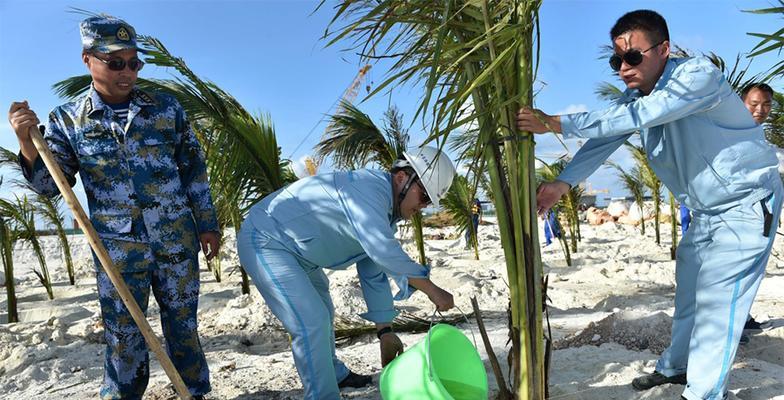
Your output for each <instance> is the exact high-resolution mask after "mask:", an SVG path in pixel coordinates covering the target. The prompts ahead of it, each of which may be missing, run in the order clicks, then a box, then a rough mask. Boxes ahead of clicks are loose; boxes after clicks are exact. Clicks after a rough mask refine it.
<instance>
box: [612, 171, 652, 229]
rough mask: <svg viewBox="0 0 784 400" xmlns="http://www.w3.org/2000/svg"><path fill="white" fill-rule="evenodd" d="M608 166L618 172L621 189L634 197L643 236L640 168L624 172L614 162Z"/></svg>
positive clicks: (643, 217) (642, 194)
mask: <svg viewBox="0 0 784 400" xmlns="http://www.w3.org/2000/svg"><path fill="white" fill-rule="evenodd" d="M607 164H608V165H610V166H611V167H613V168H615V170H616V171H617V172H618V177H619V178H621V183H623V187H624V188H625V189H626V190H627V191H628V192H629V193H631V194H632V197H634V202H635V203H636V204H637V208H639V211H640V230H641V234H642V235H643V236H645V209H644V208H643V201H644V200H645V184H644V183H643V177H642V173H641V172H640V168H638V167H633V168H632V169H631V171H630V172H627V171H624V169H623V168H622V167H621V166H620V165H618V164H616V163H614V162H607Z"/></svg>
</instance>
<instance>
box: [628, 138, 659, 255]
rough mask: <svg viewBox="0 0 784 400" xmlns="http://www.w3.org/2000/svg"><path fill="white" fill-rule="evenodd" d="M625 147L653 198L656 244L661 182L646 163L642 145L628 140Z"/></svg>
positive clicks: (646, 158) (657, 241)
mask: <svg viewBox="0 0 784 400" xmlns="http://www.w3.org/2000/svg"><path fill="white" fill-rule="evenodd" d="M626 148H627V149H629V152H630V153H631V154H632V158H634V161H635V162H636V163H637V168H638V169H639V170H640V176H641V177H642V182H643V184H644V185H645V187H647V188H648V190H649V191H650V193H651V197H652V198H653V209H654V211H653V228H654V229H655V231H656V244H661V233H660V231H659V224H660V223H661V190H662V186H663V185H662V182H661V180H660V179H659V177H658V176H656V173H655V172H653V168H651V165H650V164H649V163H648V156H647V155H646V154H645V150H643V148H642V146H635V145H633V144H631V143H629V142H626Z"/></svg>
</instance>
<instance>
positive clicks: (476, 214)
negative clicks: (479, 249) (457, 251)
mask: <svg viewBox="0 0 784 400" xmlns="http://www.w3.org/2000/svg"><path fill="white" fill-rule="evenodd" d="M480 222H482V202H481V201H479V199H477V198H475V199H474V201H473V202H472V203H471V226H469V227H468V228H467V229H466V232H465V242H466V244H465V248H466V250H468V249H470V248H472V247H473V245H472V242H471V237H472V236H475V237H476V243H477V245H478V244H479V223H480ZM472 229H473V230H472Z"/></svg>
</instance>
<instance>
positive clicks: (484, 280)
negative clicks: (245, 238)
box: [0, 224, 784, 400]
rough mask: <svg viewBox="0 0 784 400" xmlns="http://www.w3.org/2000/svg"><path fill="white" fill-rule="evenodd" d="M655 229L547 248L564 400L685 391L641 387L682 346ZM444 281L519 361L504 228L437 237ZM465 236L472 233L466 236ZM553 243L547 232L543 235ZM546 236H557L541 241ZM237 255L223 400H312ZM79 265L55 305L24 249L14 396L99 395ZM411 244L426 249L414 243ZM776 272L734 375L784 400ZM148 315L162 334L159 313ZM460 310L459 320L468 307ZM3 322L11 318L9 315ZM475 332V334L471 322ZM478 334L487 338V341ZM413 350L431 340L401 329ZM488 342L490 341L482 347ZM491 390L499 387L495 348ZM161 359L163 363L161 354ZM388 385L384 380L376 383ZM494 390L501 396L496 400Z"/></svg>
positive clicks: (226, 312)
mask: <svg viewBox="0 0 784 400" xmlns="http://www.w3.org/2000/svg"><path fill="white" fill-rule="evenodd" d="M652 228H653V227H652V226H651V225H650V224H649V225H648V230H647V233H646V236H645V237H642V236H641V235H640V234H639V231H638V230H636V229H635V228H633V227H628V226H623V225H616V224H605V225H602V226H598V227H591V226H588V225H587V224H584V225H583V226H582V232H583V240H582V242H580V243H579V252H578V253H576V254H573V255H572V259H573V261H574V266H572V267H567V266H566V264H565V261H564V257H563V252H562V250H561V248H560V246H559V245H558V244H557V243H555V244H553V245H551V246H549V247H546V248H544V249H543V250H542V257H543V259H544V262H545V264H546V268H547V270H548V271H549V273H550V289H549V292H548V295H549V297H550V299H551V305H550V321H551V324H552V330H553V337H554V339H556V347H557V348H558V350H556V351H555V352H554V353H553V358H552V368H551V375H550V396H551V398H552V399H564V400H566V399H573V400H577V399H597V400H599V399H602V400H604V399H633V398H641V399H674V398H678V396H679V395H680V392H681V391H682V389H683V388H682V387H681V386H671V385H666V386H663V387H658V388H654V389H652V390H650V391H647V392H644V393H638V392H635V391H634V390H633V389H632V388H631V386H630V385H629V382H630V381H631V380H632V378H634V377H636V376H638V375H640V374H642V373H645V372H650V371H651V370H652V369H653V366H654V364H655V361H656V358H657V354H658V352H660V351H661V350H662V349H663V348H664V347H666V345H667V343H668V341H669V328H670V323H671V317H670V316H671V315H672V306H673V304H672V301H673V290H674V284H675V281H674V262H673V261H671V260H670V259H669V245H670V243H669V240H670V239H669V238H670V236H669V227H668V225H662V245H661V246H659V245H656V244H655V242H654V239H653V237H654V236H653V229H652ZM425 233H426V235H433V236H431V237H436V235H443V236H445V237H447V239H444V240H429V241H428V242H427V253H428V256H429V257H431V258H432V260H433V264H434V268H433V279H434V280H435V281H436V282H437V283H439V284H441V285H443V286H444V287H445V288H446V289H447V290H449V291H451V292H452V293H453V294H454V295H455V300H456V303H457V305H458V306H459V307H460V308H461V309H462V310H464V311H466V312H469V311H470V309H471V307H470V300H469V299H470V297H471V296H476V297H477V298H478V300H479V303H480V306H481V307H482V309H483V312H484V314H485V316H486V324H487V326H488V329H489V335H490V337H491V340H492V342H493V346H494V348H495V351H496V353H497V355H498V356H499V358H500V359H501V363H502V364H503V365H505V364H506V355H507V350H506V348H505V343H506V335H507V330H506V314H505V310H506V305H507V301H508V300H507V288H506V283H505V281H506V267H505V265H504V263H503V251H502V250H501V248H500V240H499V235H498V230H497V227H496V226H494V225H483V226H482V227H481V228H480V242H481V245H480V260H479V261H476V260H474V259H473V251H466V250H463V243H462V237H461V238H459V239H451V238H452V237H454V236H455V235H454V232H453V230H452V229H443V230H433V229H427V231H426V232H425ZM461 236H462V235H461ZM540 236H541V235H540ZM541 237H543V236H541ZM226 239H227V243H226V244H225V245H224V247H223V253H222V257H223V260H224V262H223V268H224V274H223V278H224V279H223V282H221V283H216V282H215V279H214V277H213V275H212V273H211V272H208V271H206V269H204V265H203V266H202V269H203V271H202V275H201V277H202V296H201V302H200V310H199V318H200V320H199V322H200V332H201V337H202V344H203V346H204V349H205V351H206V354H207V359H208V361H209V363H210V370H211V375H212V386H213V391H212V393H211V398H213V399H242V400H249V399H298V398H301V397H302V390H301V385H300V383H299V379H298V377H297V373H296V370H295V368H294V364H293V361H292V359H291V354H290V350H289V343H288V338H287V336H286V334H285V333H284V332H283V331H282V330H281V328H280V324H279V323H278V321H277V320H276V319H275V317H274V316H272V314H271V313H270V312H269V310H268V309H267V308H266V307H265V306H264V303H263V301H262V300H261V297H260V296H259V294H258V292H257V291H256V290H255V288H253V290H252V293H251V294H250V295H249V296H242V295H240V284H239V282H240V275H239V273H238V271H237V269H236V265H237V255H236V249H235V247H234V238H233V237H232V236H231V235H229V236H228V237H227V238H226ZM72 242H73V253H74V259H75V260H76V264H77V268H78V281H77V284H76V286H70V285H69V284H68V279H67V275H66V273H65V267H64V265H63V263H62V260H61V256H60V255H59V254H58V249H57V244H56V242H55V240H54V238H46V239H45V240H44V246H45V248H46V249H47V261H48V263H49V267H50V271H51V274H52V279H53V281H54V282H55V288H54V292H55V300H53V301H49V300H47V299H46V295H45V292H44V290H43V288H42V287H41V286H40V284H39V283H38V281H37V278H36V277H35V275H34V274H33V273H32V271H31V268H33V267H35V266H36V265H37V261H36V259H35V257H34V255H33V253H32V251H31V250H30V249H29V248H27V247H25V246H18V247H17V249H16V253H15V257H14V258H15V263H16V270H17V273H16V276H17V281H18V286H17V296H18V299H19V311H20V317H21V319H22V320H23V322H20V323H17V324H13V325H8V324H0V398H9V399H63V398H68V399H72V400H76V399H93V398H96V396H97V391H98V388H99V385H100V382H101V377H102V373H103V371H102V369H103V366H102V365H103V362H102V360H103V344H102V340H103V337H102V326H101V323H100V314H99V310H98V301H97V295H96V289H95V283H94V277H93V273H92V268H93V267H92V261H91V257H90V253H89V250H88V248H87V244H86V241H85V240H84V238H83V237H81V236H75V237H73V238H72ZM405 247H406V249H407V250H408V251H409V252H411V253H412V254H413V251H414V247H413V244H412V243H411V242H410V241H407V242H406V243H405ZM775 248H776V251H775V253H774V256H773V257H771V261H770V263H769V265H768V270H767V277H766V279H765V280H764V281H763V283H762V287H761V289H760V292H759V294H758V296H757V301H756V302H755V304H754V308H753V310H752V314H753V315H754V316H755V317H756V318H757V319H758V320H763V321H764V320H772V322H773V325H774V326H775V327H776V328H774V329H771V330H768V331H765V332H763V333H760V334H758V335H755V336H753V337H752V338H751V342H750V343H749V344H748V345H745V346H742V347H741V349H740V351H739V354H738V357H737V358H736V360H735V365H734V366H733V371H732V375H731V380H730V390H731V392H732V393H733V395H732V396H734V397H732V396H731V397H732V398H739V399H748V400H752V399H759V400H762V399H784V294H783V293H784V292H783V291H782V289H781V288H782V287H784V261H782V259H781V258H779V257H782V258H784V242H782V241H778V242H777V243H776V247H775ZM329 276H330V279H331V292H332V296H333V300H334V303H335V308H336V313H337V315H338V316H340V317H342V318H346V319H350V320H354V321H361V319H359V318H358V317H357V314H359V313H361V312H363V311H364V310H365V305H364V302H363V300H362V298H361V292H360V289H359V285H358V281H357V278H356V274H355V272H354V270H353V269H349V270H348V271H341V272H331V273H329ZM0 297H1V298H0V310H1V311H2V312H3V313H5V311H6V310H7V303H6V293H5V289H0ZM154 303H155V302H154V300H152V301H151V307H150V310H149V312H148V315H149V317H150V318H149V320H150V322H151V324H152V326H153V328H154V329H155V330H156V331H157V332H160V323H159V321H158V310H157V306H156V305H154ZM398 307H399V308H400V309H402V310H406V311H408V312H412V313H414V314H416V315H419V316H422V317H426V316H428V315H429V314H430V313H432V310H433V306H432V305H431V304H430V303H429V301H428V300H427V298H426V296H424V295H423V294H421V293H418V294H415V295H414V296H413V297H412V298H411V299H410V300H409V301H405V302H402V303H399V304H398ZM455 313H457V312H455ZM5 318H6V317H5V315H4V314H3V315H2V317H0V319H2V320H5ZM460 328H461V329H463V331H464V332H465V333H466V334H468V335H469V337H470V331H469V330H470V329H475V325H474V324H473V323H472V324H471V325H467V324H462V325H461V326H460ZM477 335H478V333H477ZM400 336H401V339H402V340H403V342H404V343H405V344H406V346H407V347H408V346H411V345H413V344H415V343H417V342H418V341H419V340H421V339H422V337H423V335H422V334H401V335H400ZM480 346H481V344H480ZM480 354H481V355H482V357H483V359H484V360H485V365H486V366H487V371H488V374H489V375H488V377H489V382H490V387H491V389H493V390H495V389H496V388H497V385H496V384H495V380H494V378H493V377H492V373H491V370H490V367H489V363H487V356H486V353H485V351H484V348H483V347H482V348H481V349H480ZM338 356H339V357H340V358H341V359H343V360H344V361H345V362H346V364H347V365H348V366H349V367H350V368H351V369H353V370H355V371H357V372H361V373H366V374H374V375H375V376H376V381H377V377H378V373H379V372H380V369H381V368H380V361H379V360H380V359H379V354H378V343H377V340H376V339H375V337H374V336H373V335H368V336H365V337H362V338H359V339H357V340H354V341H353V342H352V343H350V344H348V345H345V346H342V347H340V348H339V349H338ZM153 359H154V357H153ZM151 368H152V374H151V380H150V385H149V387H148V389H147V396H146V397H145V398H149V399H173V398H174V396H173V395H172V391H171V389H170V386H169V385H168V380H167V378H166V376H165V374H164V373H163V371H162V369H161V368H160V366H159V365H158V363H157V361H155V360H153V362H152V364H151ZM376 383H377V382H376ZM343 394H344V397H345V398H351V399H378V398H380V395H379V392H378V390H377V389H376V388H375V387H373V388H366V389H363V390H346V391H344V392H343ZM492 394H493V393H491V395H492Z"/></svg>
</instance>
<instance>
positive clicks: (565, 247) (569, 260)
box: [554, 218, 572, 267]
mask: <svg viewBox="0 0 784 400" xmlns="http://www.w3.org/2000/svg"><path fill="white" fill-rule="evenodd" d="M554 228H555V229H557V230H558V232H560V233H561V236H559V237H558V242H559V243H561V248H562V249H563V251H564V257H565V258H566V266H568V267H571V266H572V255H571V254H570V253H569V245H568V244H567V243H566V238H564V230H563V227H562V226H561V221H559V220H558V218H555V227H554Z"/></svg>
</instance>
